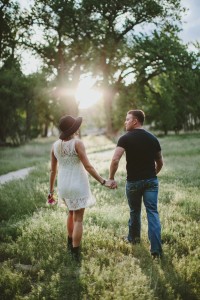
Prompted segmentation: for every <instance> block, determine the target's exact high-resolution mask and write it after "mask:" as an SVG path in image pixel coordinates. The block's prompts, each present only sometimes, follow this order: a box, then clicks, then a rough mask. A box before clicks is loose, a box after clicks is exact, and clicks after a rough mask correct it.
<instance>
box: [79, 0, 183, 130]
mask: <svg viewBox="0 0 200 300" xmlns="http://www.w3.org/2000/svg"><path fill="white" fill-rule="evenodd" d="M83 7H84V8H85V9H86V10H87V12H88V13H89V16H90V19H92V20H94V21H95V25H94V32H95V35H93V36H91V40H92V41H93V49H94V52H93V53H94V55H95V57H94V64H96V69H97V72H100V73H101V75H102V87H103V89H104V101H105V111H106V115H107V131H108V134H109V133H110V132H112V130H113V120H112V106H113V99H114V98H115V95H116V93H117V92H118V90H119V87H120V84H121V82H122V81H123V80H124V78H125V77H126V76H127V74H129V72H134V69H133V68H132V69H131V70H130V69H129V65H130V62H129V61H130V58H129V55H128V46H129V45H130V43H131V36H134V37H135V36H137V33H136V32H137V30H136V29H137V28H138V25H142V24H156V25H157V26H160V25H162V24H163V22H166V21H167V22H168V23H169V22H172V21H174V20H176V21H177V20H179V17H180V11H181V6H180V0H175V1H174V0H162V1H156V0H144V1H138V0H134V1H133V0H125V1H121V0H116V1H106V0H103V1H94V0H93V1H91V0H83ZM132 42H133V40H132ZM155 51H156V49H155ZM133 59H134V58H133Z"/></svg>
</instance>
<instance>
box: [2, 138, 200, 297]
mask: <svg viewBox="0 0 200 300" xmlns="http://www.w3.org/2000/svg"><path fill="white" fill-rule="evenodd" d="M199 138H200V136H199V134H193V135H182V134H180V135H179V136H169V137H164V138H161V139H160V142H161V146H162V151H163V155H164V162H165V165H164V168H163V170H162V171H161V173H160V175H159V180H160V193H159V212H160V218H161V224H162V239H163V249H164V257H163V259H162V260H161V262H160V263H156V262H154V261H152V259H151V257H150V254H149V242H148V237H147V220H146V213H145V211H144V209H143V212H142V224H143V226H142V242H141V244H140V245H135V246H131V245H129V244H125V243H124V242H123V240H122V239H121V237H122V236H123V235H126V233H127V222H128V217H129V212H128V206H127V201H126V198H125V194H124V183H125V159H124V158H123V159H122V161H121V162H120V167H119V171H118V173H117V176H116V179H117V180H118V182H119V187H118V189H117V190H108V189H106V188H105V187H102V186H101V185H99V184H98V183H97V182H96V181H95V180H94V179H92V178H90V183H91V188H92V192H93V194H94V195H95V197H96V200H97V203H96V205H95V206H94V207H93V208H90V209H87V210H86V213H85V221H84V234H83V240H82V260H81V262H80V264H77V263H75V262H74V261H73V260H72V259H71V256H70V255H69V253H68V252H67V246H66V232H65V230H66V229H65V219H66V211H65V209H62V208H57V207H53V208H49V207H46V206H45V202H46V195H47V191H48V182H49V173H48V164H47V158H48V157H47V153H46V152H45V151H47V148H48V147H49V151H50V145H49V140H46V142H47V144H46V146H45V143H46V142H44V140H40V143H38V144H37V153H43V154H44V158H43V160H41V161H43V162H42V163H41V161H40V164H39V165H38V166H37V168H36V170H35V171H34V172H31V173H30V175H29V176H28V177H27V178H26V179H25V181H21V180H16V181H14V182H11V183H7V184H5V185H3V186H1V187H0V195H1V200H0V205H1V220H2V218H3V219H4V220H2V221H1V223H0V225H1V226H0V240H1V244H0V257H1V270H0V293H1V299H3V300H7V299H26V300H28V299H52V300H55V299H59V300H60V299H63V300H64V299H85V300H86V299H107V300H110V299H116V300H121V299H127V300H128V299H138V300H139V299H148V300H150V299H166V300H172V299H183V300H187V299H198V298H199V294H200V289H199V281H200V277H199V274H200V269H199V258H200V257H199V251H200V243H199V239H198V236H199V230H200V228H199V211H200V206H199V201H198V200H199V198H198V195H199V180H200V172H199V169H200V168H199V167H200V165H199V161H200V151H199ZM84 143H85V144H86V149H87V152H88V153H89V158H90V160H91V162H92V164H93V165H94V166H95V167H96V169H97V170H98V171H99V172H100V174H102V175H103V176H107V175H108V167H109V163H110V160H111V157H112V153H113V150H114V147H115V145H114V144H112V143H111V142H110V141H109V140H107V139H106V138H104V137H87V138H85V139H84ZM30 146H31V147H30V148H29V150H28V148H26V152H27V153H28V152H29V151H31V148H32V147H33V145H30ZM27 147H28V146H27ZM21 148H22V150H21V151H22V152H23V151H24V150H25V149H24V147H21ZM19 149H20V148H17V149H13V150H12V151H13V153H14V152H15V151H16V152H17V153H18V154H19ZM39 149H40V150H39ZM45 149H46V150H45ZM103 150H106V151H103ZM33 151H36V149H33ZM33 153H34V152H33ZM33 155H34V154H33ZM12 157H13V161H14V160H15V159H16V155H13V156H12ZM38 162H39V161H38ZM133 283H134V284H133Z"/></svg>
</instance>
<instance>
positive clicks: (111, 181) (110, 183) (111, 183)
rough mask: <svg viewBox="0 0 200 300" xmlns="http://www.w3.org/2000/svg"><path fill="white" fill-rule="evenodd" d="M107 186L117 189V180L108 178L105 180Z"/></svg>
mask: <svg viewBox="0 0 200 300" xmlns="http://www.w3.org/2000/svg"><path fill="white" fill-rule="evenodd" d="M105 186H106V187H107V188H109V189H117V182H116V181H115V180H114V179H108V180H106V182H105Z"/></svg>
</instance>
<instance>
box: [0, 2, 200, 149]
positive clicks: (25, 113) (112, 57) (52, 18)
mask: <svg viewBox="0 0 200 300" xmlns="http://www.w3.org/2000/svg"><path fill="white" fill-rule="evenodd" d="M26 2H27V3H29V5H28V4H27V5H26V6H22V5H21V4H20V2H19V3H18V2H17V1H14V0H12V1H8V0H3V1H1V4H0V24H1V26H0V118H1V128H0V143H1V144H2V145H5V144H14V145H19V144H21V143H24V142H26V141H28V140H30V139H32V138H35V137H37V136H38V135H40V136H47V135H49V134H51V133H52V131H53V128H54V127H56V126H57V124H58V120H59V118H60V116H61V115H63V114H72V115H74V116H77V115H80V114H81V115H83V116H84V117H85V118H84V119H85V122H84V126H85V129H88V128H97V129H101V130H102V132H105V133H106V134H107V136H113V135H115V134H117V133H118V132H119V131H120V130H121V129H122V127H123V120H124V117H125V113H126V111H127V110H129V109H132V108H140V109H143V110H144V111H145V113H146V122H147V124H149V125H150V126H151V128H154V129H157V130H159V131H161V132H163V133H164V134H165V135H166V134H167V133H168V132H169V131H174V132H176V133H179V132H180V131H181V130H184V131H191V130H199V127H200V118H199V116H200V99H199V97H200V91H199V90H200V86H199V81H200V69H199V53H200V52H199V49H200V48H199V42H198V41H196V42H194V43H193V45H192V47H191V44H185V43H184V42H183V41H182V39H181V38H180V32H181V29H182V19H183V16H184V15H185V14H186V13H187V11H186V9H185V8H184V7H183V5H182V1H181V0H162V1H156V0H144V1H137V0H134V1H133V0H132V1H130V0H126V1H121V0H119V1H118V0H115V1H100V2H99V1H95V0H83V1H76V0H69V1H64V0H63V1H61V0H59V1H57V0H56V1H51V0H50V1H40V0H33V1H26ZM147 29H148V30H147ZM26 53H31V57H32V58H34V59H35V61H39V65H40V67H39V68H38V70H37V72H34V73H31V74H28V75H27V74H25V73H24V72H23V57H24V56H25V54H26ZM30 65H31V60H30ZM85 78H86V79H87V80H88V82H89V88H88V89H89V90H90V93H89V92H86V91H85V90H84V88H85V89H86V84H85V87H84V84H83V85H82V89H80V88H79V87H80V82H81V81H83V79H85ZM77 91H78V93H79V95H78V96H77ZM81 95H82V98H83V97H85V99H86V100H85V101H86V102H87V103H88V106H87V107H89V106H90V108H87V109H84V110H81V109H80V108H81V105H80V104H81V101H82V98H81ZM97 98H98V101H97ZM95 101H96V104H94V105H92V104H93V103H95ZM83 130H84V128H83ZM86 131H87V130H86Z"/></svg>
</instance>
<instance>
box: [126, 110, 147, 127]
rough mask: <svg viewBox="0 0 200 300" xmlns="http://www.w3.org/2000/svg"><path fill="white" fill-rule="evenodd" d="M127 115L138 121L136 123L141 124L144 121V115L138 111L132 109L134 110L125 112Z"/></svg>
mask: <svg viewBox="0 0 200 300" xmlns="http://www.w3.org/2000/svg"><path fill="white" fill-rule="evenodd" d="M127 114H130V115H132V116H133V117H135V118H136V119H138V121H139V122H140V123H141V124H143V123H144V120H145V113H144V112H143V111H142V110H140V109H134V110H129V111H128V112H127Z"/></svg>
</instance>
